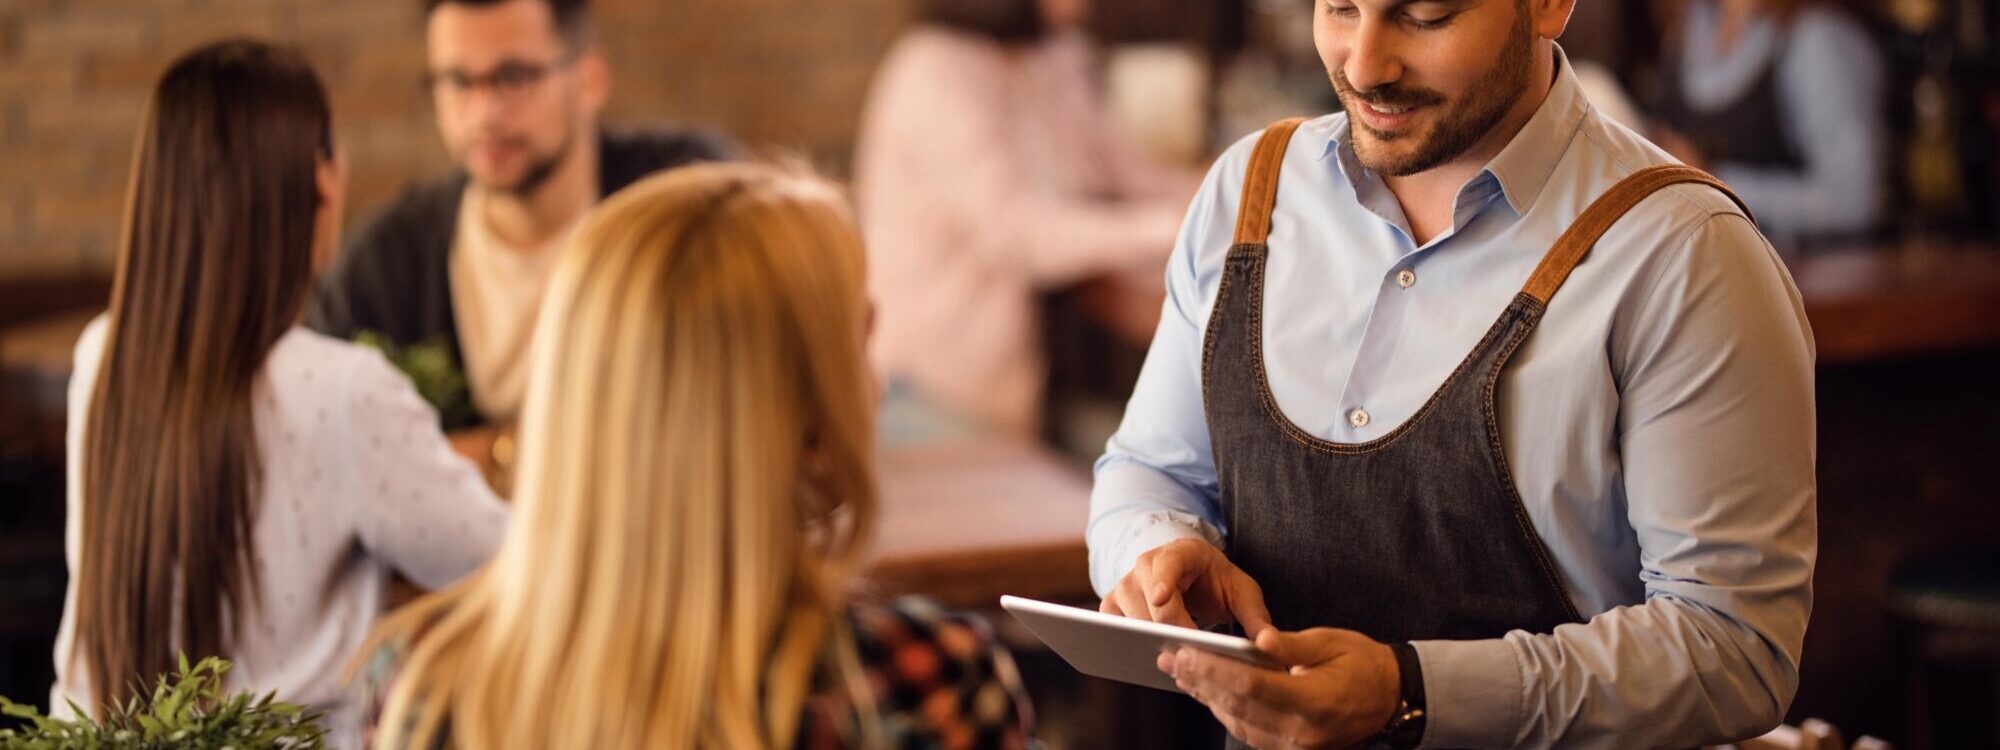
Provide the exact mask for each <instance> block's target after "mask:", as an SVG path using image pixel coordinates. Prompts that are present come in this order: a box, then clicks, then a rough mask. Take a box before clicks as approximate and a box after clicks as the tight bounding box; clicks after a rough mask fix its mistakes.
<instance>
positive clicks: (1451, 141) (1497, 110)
mask: <svg viewBox="0 0 2000 750" xmlns="http://www.w3.org/2000/svg"><path fill="white" fill-rule="evenodd" d="M1516 10H1517V12H1518V13H1519V14H1520V16H1519V19H1518V20H1517V21H1516V22H1515V24H1514V29H1513V31H1512V32H1511V33H1510V34H1509V36H1508V39H1507V47H1506V49H1503V50H1501V51H1500V59H1499V61H1498V62H1496V63H1494V65H1493V68H1492V69H1490V70H1488V71H1487V72H1486V74H1485V75H1483V76H1481V77H1480V80H1479V81H1478V82H1476V83H1474V84H1473V85H1472V87H1471V88H1469V89H1467V93H1466V94H1465V96H1464V97H1463V98H1461V99H1460V101H1459V103H1458V105H1457V106H1456V107H1452V108H1451V109H1450V110H1448V111H1446V112H1444V113H1442V115H1441V116H1439V117H1438V120H1437V124H1436V125H1435V126H1434V127H1432V128H1431V129H1430V132H1429V133H1428V137H1427V138H1426V139H1425V140H1424V141H1423V143H1421V144H1419V145H1418V146H1417V148H1416V149H1415V150H1414V151H1412V152H1411V153H1410V154H1408V155H1407V156H1401V157H1391V156H1389V155H1387V154H1380V153H1375V151H1376V149H1375V148H1374V147H1375V145H1376V144H1377V143H1387V142H1390V141H1397V140H1402V139H1404V138H1410V137H1415V136H1419V135H1424V134H1422V133H1418V132H1412V131H1402V132H1396V133H1383V132H1380V131H1377V130H1375V129H1374V128H1371V127H1369V126H1368V125H1367V124H1366V123H1365V122H1363V121H1362V120H1361V118H1358V117H1354V116H1353V115H1352V114H1351V113H1352V112H1353V111H1354V109H1355V108H1356V107H1360V106H1361V105H1362V103H1364V102H1365V103H1368V104H1374V105H1377V106H1380V107H1391V108H1399V107H1415V106H1436V105H1440V104H1445V103H1446V102H1447V101H1448V100H1447V99H1446V98H1445V96H1444V95H1443V94H1440V93H1438V92H1436V91H1433V90H1431V89H1419V88H1407V87H1403V86H1401V85H1398V84H1393V83H1392V84H1386V85H1383V86H1377V87H1375V89H1374V90H1372V91H1369V92H1368V93H1366V94H1363V93H1361V92H1358V91H1355V90H1354V87H1353V86H1351V85H1349V84H1348V83H1347V73H1346V71H1343V70H1341V69H1339V68H1335V69H1334V70H1333V71H1332V73H1333V74H1332V76H1331V78H1332V79H1333V90H1334V93H1335V94H1338V95H1339V96H1340V104H1341V107H1342V108H1344V109H1346V110H1347V111H1348V112H1349V113H1350V115H1349V117H1348V120H1347V121H1348V124H1349V127H1350V128H1351V129H1353V130H1354V131H1357V132H1355V136H1354V155H1355V157H1356V158H1358V159H1360V160H1361V166H1363V167H1367V168H1368V169H1369V170H1371V171H1373V172H1375V173H1376V174H1380V175H1386V176H1389V177H1402V176H1405V175H1412V174H1416V173H1418V172H1422V171H1425V170H1428V169H1431V168H1432V167H1436V166H1438V165H1440V164H1443V163H1445V162H1448V161H1451V160H1452V159H1456V158H1458V157H1459V156H1460V155H1462V154H1464V153H1465V152H1466V151H1468V150H1470V149H1471V148H1472V147H1473V145H1474V144H1476V143H1478V142H1479V139H1480V138H1482V137H1484V136H1485V135H1486V133H1487V132H1488V131H1491V130H1492V129H1493V126H1494V125H1496V124H1498V123H1499V122H1500V118H1502V117H1505V116H1506V114H1507V110H1508V109H1509V108H1511V107H1512V106H1513V105H1514V102H1515V101H1517V100H1518V99H1519V98H1520V96H1521V94H1522V92H1524V91H1526V90H1527V87H1528V74H1529V71H1530V69H1531V68H1533V62H1534V58H1533V57H1532V54H1533V46H1532V43H1533V41H1534V34H1533V29H1534V27H1533V26H1532V25H1530V18H1529V15H1528V9H1527V8H1524V7H1523V8H1517V9H1516Z"/></svg>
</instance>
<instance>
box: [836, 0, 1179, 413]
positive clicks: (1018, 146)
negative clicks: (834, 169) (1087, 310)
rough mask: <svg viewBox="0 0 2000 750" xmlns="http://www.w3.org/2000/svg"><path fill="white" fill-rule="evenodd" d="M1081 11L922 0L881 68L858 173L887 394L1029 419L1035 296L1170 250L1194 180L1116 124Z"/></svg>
mask: <svg viewBox="0 0 2000 750" xmlns="http://www.w3.org/2000/svg"><path fill="white" fill-rule="evenodd" d="M1088 12H1089V5H1088V0H925V2H924V4H923V9H922V22H921V23H919V24H918V25H917V26H916V27H914V28H913V29H911V30H910V31H908V32H906V33H905V34H904V35H903V37H902V38H901V39H900V40H898V41H897V42H896V44H895V45H894V47H893V48H892V49H891V50H890V51H889V54H888V56H887V58H886V59H885V60H884V61H883V63H882V67H881V69H880V70H879V71H878V72H877V74H876V78H875V83H874V86H873V88H872V90H871V91H870V93H869V99H868V103H867V107H866V109H865V110H864V112H863V114H862V120H861V128H860V134H859V136H858V143H857V145H856V151H855V183H856V192H857V196H856V201H857V202H858V203H859V207H860V211H861V226H862V232H863V234H864V235H866V236H867V237H868V244H869V248H870V252H871V258H870V268H869V291H870V294H871V295H872V296H873V298H874V299H875V301H876V303H877V304H879V305H880V306H881V307H880V312H881V319H880V326H881V327H880V329H879V335H878V336H877V337H876V349H875V351H874V355H875V361H876V363H877V364H878V365H879V366H880V367H881V368H882V369H883V370H884V371H885V372H886V373H887V374H888V376H889V378H890V380H891V392H892V394H898V393H901V392H902V389H903V388H905V387H913V388H914V390H915V391H916V394H917V395H918V396H919V397H921V398H923V399H926V400H928V401H930V402H933V403H935V404H938V405H940V406H942V407H944V408H945V409H947V410H949V411H952V412H955V413H956V414H958V415H961V416H964V417H969V418H972V419H973V420H975V421H977V422H980V423H983V424H984V425H986V426H989V427H993V428H997V429H1000V430H1002V431H1005V432H1010V433H1015V434H1022V435H1030V434H1033V433H1034V432H1035V431H1036V429H1037V426H1038V424H1037V423H1038V420H1039V418H1040V415H1041V402H1042V391H1043V387H1044V382H1043V381H1044V379H1045V378H1046V369H1047V368H1046V365H1045V362H1044V357H1043V354H1042V347H1041V340H1040V339H1041V333H1040V323H1039V321H1040V311H1039V309H1038V307H1037V305H1038V303H1039V295H1040V294H1041V293H1042V292H1045V291H1048V290H1051V289H1056V288H1060V287H1063V286H1065V285H1069V284H1073V283H1076V282H1078V281H1082V280H1085V279H1088V278H1091V277H1093V276H1102V275H1109V274H1115V273H1120V272H1133V273H1139V272H1146V273H1151V272H1156V271H1157V270H1158V269H1159V268H1160V267H1162V265H1163V264H1164V263H1165V261H1166V257H1167V253H1168V252H1169V251H1170V250H1172V248H1173V241H1174V233H1175V231H1176V230H1177V228H1178V227H1179V221H1180V215H1181V213H1182V212H1183V211H1184V210H1186V208H1187V202H1188V200H1189V199H1190V198H1191V197H1192V196H1193V195H1194V190H1195V188H1196V187H1197V186H1198V184H1199V179H1200V177H1199V175H1197V174H1195V173H1193V172H1192V171H1186V172H1184V171H1180V170H1176V169H1172V168H1169V167H1165V166H1162V165H1160V164H1157V163H1155V162H1153V161H1151V160H1149V159H1148V158H1147V157H1146V156H1145V155H1143V154H1142V153H1140V152H1139V151H1138V149H1137V148H1135V147H1134V146H1133V145H1132V144H1129V143H1127V142H1125V141H1124V140H1122V139H1121V137H1120V136H1119V134H1118V133H1117V132H1115V131H1114V129H1113V127H1112V123H1111V121H1110V119H1109V117H1108V114H1107V112H1106V109H1105V107H1104V105H1103V101H1102V98H1101V97H1100V96H1099V94H1098V91H1097V90H1096V89H1095V84H1094V83H1093V76H1094V73H1093V67H1092V60H1091V51H1090V46H1089V43H1088V40H1087V39H1086V38H1085V36H1084V33H1083V28H1082V27H1083V23H1084V20H1085V18H1086V15H1087V13H1088ZM892 397H895V396H893V395H892Z"/></svg>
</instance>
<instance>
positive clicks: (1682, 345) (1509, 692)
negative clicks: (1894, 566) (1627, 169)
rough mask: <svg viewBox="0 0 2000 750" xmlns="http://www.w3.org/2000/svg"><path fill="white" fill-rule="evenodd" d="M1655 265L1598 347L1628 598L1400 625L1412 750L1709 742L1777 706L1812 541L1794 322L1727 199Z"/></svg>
mask: <svg viewBox="0 0 2000 750" xmlns="http://www.w3.org/2000/svg"><path fill="white" fill-rule="evenodd" d="M1660 268H1661V270H1660V271H1659V273H1658V275H1657V277H1656V278H1655V279H1654V280H1653V281H1652V283H1651V284H1650V287H1649V288H1648V290H1647V291H1645V292H1644V293H1642V294H1640V295H1637V296H1635V297H1634V299H1633V300H1632V301H1631V302H1630V303H1629V304H1627V305H1626V307H1625V308H1624V309H1623V310H1622V312H1621V318H1620V320H1619V321H1617V322H1616V323H1615V325H1614V329H1613V330H1614V341H1613V342H1612V350H1613V351H1612V352H1611V356H1612V360H1613V365H1614V367H1617V368H1619V380H1620V383H1619V385H1620V393H1621V402H1620V405H1619V424H1620V429H1619V449H1620V455H1621V456H1622V457H1623V463H1622V469H1623V472H1624V482H1623V485H1624V491H1625V495H1626V497H1625V501H1626V508H1627V510H1626V516H1627V520H1628V521H1629V522H1630V524H1631V526H1632V529H1633V531H1634V533H1635V534H1636V537H1637V539H1638V543H1639V547H1640V565H1641V573H1640V575H1641V578H1642V579H1643V582H1644V585H1645V589H1646V599H1645V602H1644V603H1643V604H1638V605H1633V606H1623V607H1616V608H1612V609H1609V610H1607V611H1604V612H1600V613H1597V614H1596V615H1595V616H1594V617H1591V618H1590V619H1589V621H1588V622H1585V623H1578V624H1571V625H1564V626H1561V627H1559V628H1557V629H1556V630H1555V631H1554V632H1553V633H1548V634H1540V635H1537V634H1530V633H1527V632H1525V631H1515V632H1512V633H1509V634H1507V635H1506V636H1505V637H1503V638H1499V639H1492V640H1484V641H1420V642H1418V643H1417V644H1416V647H1417V650H1418V653H1419V655H1420V657H1421V660H1422V665H1423V674H1424V684H1425V691H1426V693H1427V698H1428V701H1429V719H1428V728H1427V730H1426V736H1425V738H1424V745H1425V746H1427V747H1514V746H1531V747H1532V746H1549V745H1561V746H1565V747H1618V748H1639V747H1677V746H1681V747H1684V746H1694V745H1706V744H1716V743H1721V742H1726V741H1731V740H1735V739H1741V738H1744V737H1749V736H1754V735H1757V734H1760V733H1762V732H1764V731H1766V730H1768V729H1769V728H1770V727H1772V726H1773V725H1775V724H1776V723H1778V722H1779V721H1780V720H1781V719H1782V717H1783V715H1784V713H1785V710H1786V709H1787V707H1788V706H1789V705H1790V703H1791V699H1792V696H1793V693H1794V692H1795V690H1796V689H1797V686H1798V671H1799V659H1800V652H1801V650H1802V647H1803V641H1804V639H1805V629H1806V620H1807V618H1808V616H1809V615H1810V614H1811V610H1812V588H1811V584H1812V571H1813V565H1814V562H1815V558H1816V555H1817V550H1818V541H1817V540H1818V521H1817V515H1816V510H1815V503H1816V497H1817V489H1816V485H1815V481H1814V462H1815V450H1816V448H1815V442H1814V411H1813V403H1814V402H1813V348H1812V334H1811V331H1810V329H1809V327H1808V324H1807V322H1806V319H1805V313H1804V308H1803V305H1802V303H1801V302H1800V300H1799V297H1798V293H1797V291H1796V289H1794V288H1793V286H1792V284H1791V281H1790V277H1789V275H1788V274H1787V273H1786V271H1785V270H1784V268H1783V266H1782V265H1781V264H1780V263H1779V262H1778V260H1777V258H1776V256H1775V254H1774V253H1773V252H1772V251H1771V250H1770V246H1769V245H1768V244H1767V243H1766V242H1765V241H1764V239H1763V238H1762V237H1761V236H1760V235H1759V234H1758V233H1757V231H1756V229H1755V227H1753V226H1752V225H1751V224H1750V223H1749V222H1748V221H1746V220H1745V219H1744V218H1743V217H1741V216H1738V215H1735V214H1716V215H1714V216H1711V217H1708V218H1707V219H1705V220H1704V221H1702V222H1701V223H1700V224H1699V225H1697V226H1696V227H1695V228H1694V229H1693V231H1692V232H1691V233H1690V234H1689V236H1688V238H1687V239H1686V240H1685V243H1684V246H1683V247H1682V248H1681V249H1680V252H1679V253H1678V254H1677V255H1676V256H1674V258H1673V259H1672V260H1671V261H1669V262H1667V263H1663V264H1661V266H1660Z"/></svg>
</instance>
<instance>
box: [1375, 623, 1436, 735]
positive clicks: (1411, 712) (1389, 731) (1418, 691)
mask: <svg viewBox="0 0 2000 750" xmlns="http://www.w3.org/2000/svg"><path fill="white" fill-rule="evenodd" d="M1389 650H1390V651H1393V652H1395V654H1396V671H1397V672H1398V673H1399V674H1400V682H1401V684H1400V685H1399V686H1398V688H1397V693H1398V695H1397V701H1396V713H1394V714H1392V715H1390V716H1389V723H1388V724H1387V725H1386V726H1383V727H1382V734H1381V735H1379V736H1377V737H1376V739H1377V740H1378V741H1380V742H1381V743H1382V744H1383V745H1385V746H1388V747H1390V748H1393V749H1394V750H1412V749H1413V748H1415V747H1416V746H1417V744H1418V743H1421V742H1423V741H1424V706H1425V704H1424V668H1423V663H1422V662H1421V661H1419V660H1418V659H1417V648H1416V647H1415V646H1412V645H1410V644H1408V643H1400V642H1399V643H1391V644H1389Z"/></svg>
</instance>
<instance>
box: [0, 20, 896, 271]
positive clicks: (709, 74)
mask: <svg viewBox="0 0 2000 750" xmlns="http://www.w3.org/2000/svg"><path fill="white" fill-rule="evenodd" d="M906 5H907V0H839V2H825V1H824V0H672V1H671V2H668V1H664V0H597V2H596V3H595V7H596V13H597V17H598V20H599V24H600V29H601V30H602V36H603V39H604V44H605V48H606V51H607V52H608V54H609V56H610V58H611V63H612V75H613V95H612V103H611V107H610V112H609V115H608V118H607V119H608V120H609V121H611V122H612V123H614V124H647V123H657V122H666V121H672V122H679V123H685V124H690V125H697V126H704V127H709V128H714V129H717V130H719V131H722V132H725V133H728V134H730V135H732V136H734V137H736V138H737V139H739V140H741V141H743V142H744V143H746V144H749V145H751V146H753V147H778V148H782V149H786V150H790V151H795V152H802V153H804V154H806V155H809V156H810V157H812V158H813V159H814V160H815V161H817V162H818V163H820V164H821V166H822V167H823V168H826V169H828V170H829V171H832V172H834V173H836V174H838V173H842V172H844V171H845V168H846V165H847V159H848V151H849V149H850V147H851V144H852V140H853V130H854V125H855V121H856V119H857V117H858V115H859V112H860V106H861V102H862V98H863V96H864V94H865V92H866V88H867V83H868V78H869V75H870V73H871V72H872V71H873V69H874V66H875V63H876V61H877V60H878V58H879V57H880V55H881V53H882V52H883V50H884V49H886V47H887V45H888V43H889V41H890V39H891V38H892V36H893V35H894V33H895V31H896V29H897V28H899V26H900V25H901V23H902V21H903V19H904V17H905V16H906V14H907V9H906V7H905V6H906ZM419 7H420V6H419V0H0V278H22V277H39V276H64V275H73V274H77V273H93V272H95V273H108V272H109V270H110V267H111V259H112V256H113V252H114V249H115V247H114V245H115V243H116V242H117V236H118V225H119V221H120V214H121V210H122V203H123V201H124V189H125V187H124V186H125V183H126V180H127V179H128V177H129V173H130V168H131V158H132V141H133V138H134V134H135V133H136V131H137V128H138V123H139V119H140V117H141V115H142V112H143V109H144V107H145V99H146V95H147V93H148V92H149V91H150V90H151V87H152V84H153V82H154V80H155V78H156V77H157V76H158V75H159V73H160V72H161V71H162V70H163V69H164V68H165V66H166V64H167V63H168V62H169V61H170V60H172V59H173V58H174V57H175V56H177V55H179V54H180V53H181V52H184V51H186V50H187V49H189V48H191V47H193V46H195V45H197V44H200V43H202V42H205V41H209V40H213V39H217V38H220V37H223V36H228V35H233V34H250V35H255V36H259V37H265V38H271V39H278V40H283V41H288V42H291V43H294V44H297V45H299V46H300V47H301V48H302V49H303V50H304V51H305V53H306V55H307V56H308V57H309V58H310V59H311V60H312V62H313V64H314V65H315V66H316V67H318V69H319V71H320V74H321V75H322V76H324V77H325V79H326V82H327V86H328V87H329V89H330V93H331V95H332V97H333V107H334V117H335V120H336V123H337V125H338V127H339V132H340V137H341V140H342V143H343V144H344V145H345V146H346V148H347V149H348V152H349V158H350V159H351V160H352V167H353V186H352V188H351V189H352V193H351V194H350V196H349V205H351V206H352V207H353V209H352V212H353V213H352V214H351V217H352V216H354V215H360V214H362V213H365V212H366V211H368V210H369V209H370V208H372V207H374V206H376V205H378V204H379V203H380V202H381V201H383V200H385V199H386V198H388V197H389V196H390V195H391V194H393V192H394V191H395V190H396V189H397V188H398V187H399V186H401V185H402V184H403V183H405V182H406V181H408V180H410V179H411V178H413V177H415V176H419V175H423V174H427V173H431V172H434V171H436V170H439V169H442V168H444V166H445V157H444V153H443V147H442V146H441V145H440V144H439V143H438V139H437V134H436V130H435V129H434V128H433V126H432V124H431V115H430V110H429V107H428V103H427V102H428V99H427V98H426V97H425V95H424V93H423V92H422V90H421V88H420V86H419V85H418V81H419V79H420V77H421V75H422V71H423V60H424V57H423V48H422V34H421V26H420V21H419V18H418V14H419V12H420V11H419ZM351 217H350V218H351Z"/></svg>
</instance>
